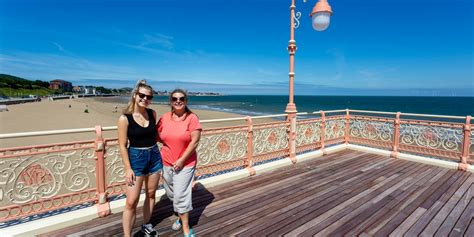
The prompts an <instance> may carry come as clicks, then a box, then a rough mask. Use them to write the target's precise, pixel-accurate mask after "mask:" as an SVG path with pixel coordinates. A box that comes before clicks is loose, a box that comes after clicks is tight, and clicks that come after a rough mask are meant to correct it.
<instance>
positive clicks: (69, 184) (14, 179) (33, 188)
mask: <svg viewBox="0 0 474 237" xmlns="http://www.w3.org/2000/svg"><path fill="white" fill-rule="evenodd" d="M94 156H95V154H94V150H93V149H91V148H87V149H78V150H67V151H55V152H54V153H42V154H32V155H23V156H16V157H11V158H2V159H1V160H0V167H2V170H1V171H0V205H1V206H7V205H11V204H24V203H27V202H30V201H38V200H40V199H42V198H50V197H53V196H58V195H62V194H69V193H73V192H79V191H83V190H86V189H90V188H94V187H96V181H95V160H94Z"/></svg>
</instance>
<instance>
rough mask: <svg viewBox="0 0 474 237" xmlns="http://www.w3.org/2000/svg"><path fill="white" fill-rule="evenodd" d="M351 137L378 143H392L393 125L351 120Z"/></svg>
mask: <svg viewBox="0 0 474 237" xmlns="http://www.w3.org/2000/svg"><path fill="white" fill-rule="evenodd" d="M350 136H351V137H357V138H365V139H370V140H376V141H383V142H392V140H393V123H388V122H380V121H370V120H359V119H354V120H352V119H351V120H350Z"/></svg>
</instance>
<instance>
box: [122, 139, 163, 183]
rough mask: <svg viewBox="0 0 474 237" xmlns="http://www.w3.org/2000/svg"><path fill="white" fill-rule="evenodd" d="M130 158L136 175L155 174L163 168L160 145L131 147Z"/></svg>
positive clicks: (129, 150) (129, 149)
mask: <svg viewBox="0 0 474 237" xmlns="http://www.w3.org/2000/svg"><path fill="white" fill-rule="evenodd" d="M128 159H129V160H130V166H131V167H132V170H133V172H134V173H135V176H146V175H150V174H155V173H157V172H159V171H160V170H161V169H162V168H163V163H162V162H161V154H160V151H159V149H158V145H154V146H152V147H143V148H142V147H129V148H128Z"/></svg>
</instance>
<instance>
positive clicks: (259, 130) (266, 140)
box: [253, 123, 288, 156]
mask: <svg viewBox="0 0 474 237" xmlns="http://www.w3.org/2000/svg"><path fill="white" fill-rule="evenodd" d="M287 126H288V125H287V123H282V124H280V125H277V126H262V127H254V130H253V155H254V156H256V155H261V154H264V153H268V152H274V151H278V150H282V149H285V148H287V147H288V132H287Z"/></svg>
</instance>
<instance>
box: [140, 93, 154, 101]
mask: <svg viewBox="0 0 474 237" xmlns="http://www.w3.org/2000/svg"><path fill="white" fill-rule="evenodd" d="M138 97H140V99H143V98H145V97H146V99H147V100H152V99H153V96H152V95H145V94H143V93H140V92H138Z"/></svg>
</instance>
